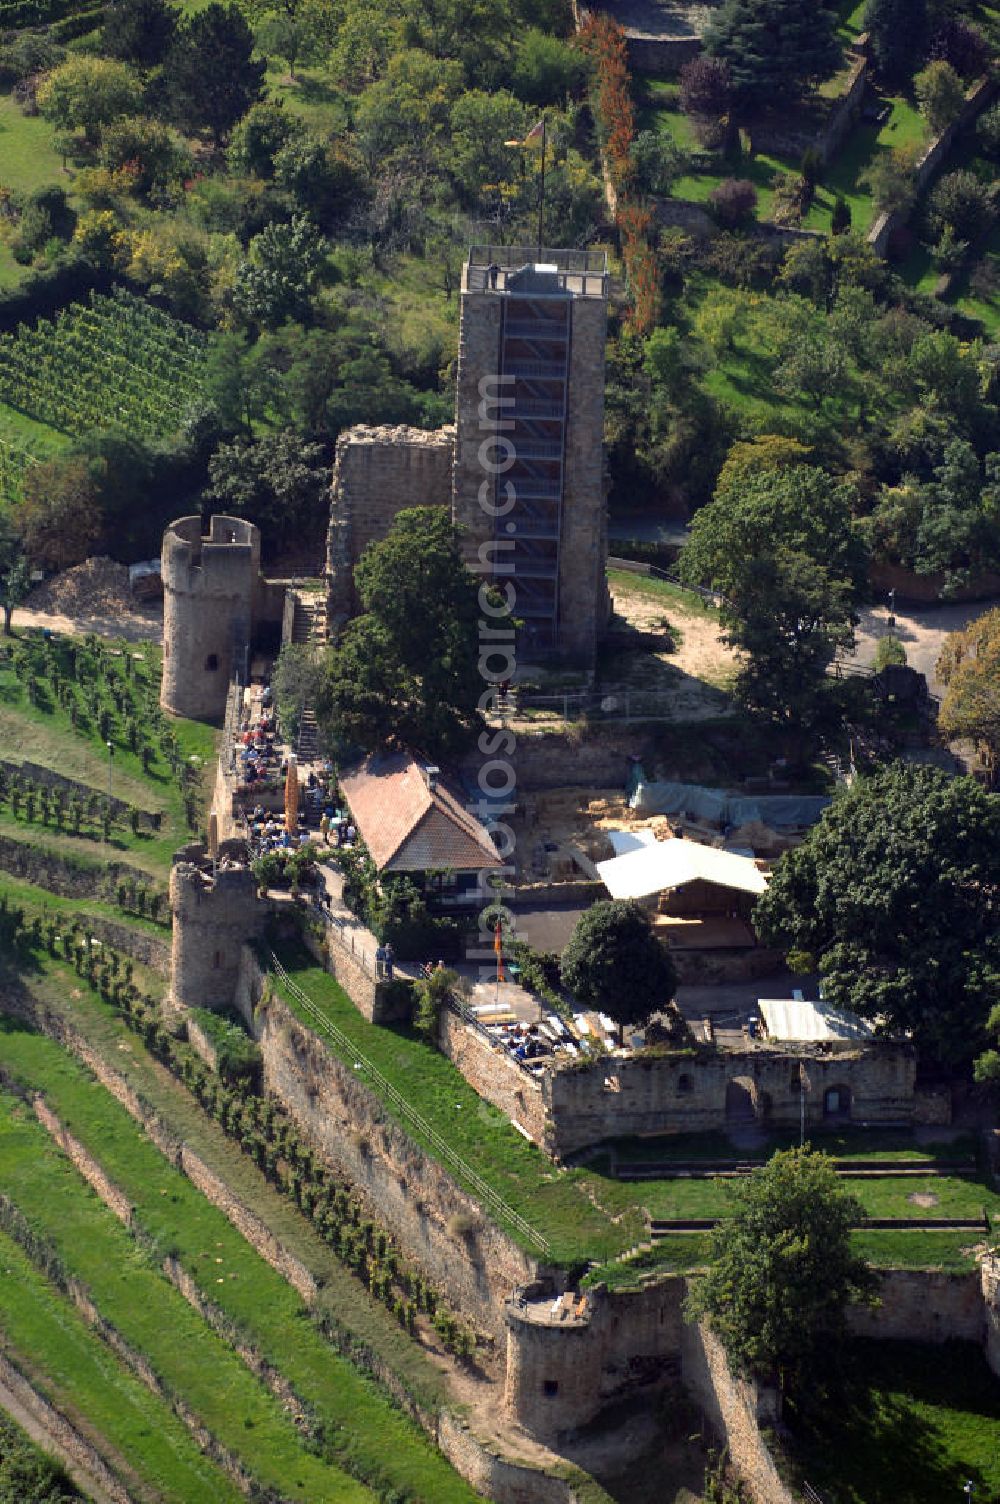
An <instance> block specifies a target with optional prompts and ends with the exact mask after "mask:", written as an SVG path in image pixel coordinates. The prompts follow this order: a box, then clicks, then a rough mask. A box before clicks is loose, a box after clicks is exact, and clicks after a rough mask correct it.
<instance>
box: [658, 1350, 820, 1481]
mask: <svg viewBox="0 0 1000 1504" xmlns="http://www.w3.org/2000/svg"><path fill="white" fill-rule="evenodd" d="M681 1366H682V1372H683V1377H684V1387H685V1388H686V1389H687V1390H688V1391H689V1393H690V1394H691V1395H692V1397H693V1398H694V1399H695V1400H696V1401H697V1403H698V1404H699V1406H700V1407H701V1410H702V1412H703V1414H704V1416H705V1419H706V1420H707V1421H708V1424H709V1426H710V1427H711V1429H712V1431H713V1432H714V1433H715V1435H716V1437H717V1439H718V1441H719V1442H720V1443H721V1444H722V1445H723V1446H725V1447H726V1449H727V1450H728V1453H729V1458H730V1460H731V1461H732V1463H733V1465H734V1467H735V1468H736V1469H737V1471H738V1472H739V1474H740V1477H741V1478H742V1479H743V1481H744V1482H745V1484H746V1486H747V1488H748V1489H749V1491H750V1497H751V1498H752V1499H753V1501H754V1504H797V1496H796V1495H795V1494H794V1493H793V1492H792V1491H791V1489H790V1488H789V1487H788V1485H787V1484H785V1483H783V1482H782V1480H781V1477H780V1476H779V1473H778V1470H777V1468H776V1467H775V1465H774V1459H773V1458H772V1456H771V1454H770V1452H769V1451H768V1450H767V1447H766V1446H765V1444H764V1439H763V1437H762V1436H761V1426H762V1425H772V1424H773V1423H774V1421H775V1419H776V1418H777V1415H776V1408H775V1397H774V1395H773V1394H772V1393H771V1392H770V1391H766V1390H760V1389H758V1387H757V1386H756V1385H755V1384H751V1383H747V1382H746V1381H745V1380H743V1379H738V1378H736V1377H735V1375H734V1374H733V1373H732V1372H731V1371H730V1368H729V1364H728V1362H727V1361H726V1355H725V1353H724V1351H723V1349H722V1344H721V1343H720V1342H719V1340H718V1338H717V1337H715V1336H713V1334H712V1333H711V1332H710V1331H709V1329H708V1327H707V1326H705V1325H704V1323H701V1322H699V1323H698V1324H696V1325H694V1324H692V1325H685V1326H684V1327H682V1329H681Z"/></svg>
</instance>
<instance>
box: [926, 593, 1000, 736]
mask: <svg viewBox="0 0 1000 1504" xmlns="http://www.w3.org/2000/svg"><path fill="white" fill-rule="evenodd" d="M937 673H938V678H939V679H940V680H941V682H942V684H944V685H945V686H946V688H945V695H944V698H943V699H942V701H941V710H940V713H939V716H938V725H939V726H940V728H941V730H942V731H943V732H944V734H945V735H946V736H949V737H959V736H961V737H969V738H971V739H972V740H973V741H978V742H984V743H985V744H986V746H987V747H988V748H989V749H990V751H991V753H992V755H993V757H994V758H995V759H997V758H1000V609H994V610H992V611H986V612H984V613H983V615H982V616H977V617H976V619H975V621H971V622H970V623H969V625H968V626H967V627H965V628H963V630H962V631H960V632H952V634H951V636H950V637H948V638H946V639H945V643H944V647H943V648H942V649H941V656H940V658H939V659H938V665H937Z"/></svg>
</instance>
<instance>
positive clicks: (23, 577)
mask: <svg viewBox="0 0 1000 1504" xmlns="http://www.w3.org/2000/svg"><path fill="white" fill-rule="evenodd" d="M30 589H31V571H30V569H29V567H28V560H27V558H26V556H25V553H24V547H23V545H22V543H21V539H20V537H19V535H18V533H17V530H16V528H15V527H14V523H13V521H12V520H11V516H10V513H9V512H8V511H0V609H2V610H3V630H4V635H5V636H6V637H9V636H10V620H11V617H12V616H13V614H14V612H15V611H16V609H17V607H18V606H20V605H21V604H22V603H23V602H24V601H25V599H26V598H27V595H28V591H29V590H30Z"/></svg>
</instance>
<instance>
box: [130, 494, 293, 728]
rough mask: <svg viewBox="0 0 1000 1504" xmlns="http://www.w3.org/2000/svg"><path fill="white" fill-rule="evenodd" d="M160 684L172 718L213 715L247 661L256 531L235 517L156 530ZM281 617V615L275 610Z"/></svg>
mask: <svg viewBox="0 0 1000 1504" xmlns="http://www.w3.org/2000/svg"><path fill="white" fill-rule="evenodd" d="M160 567H161V571H162V574H163V681H162V684H161V687H160V704H161V705H162V706H163V708H164V710H170V711H173V712H174V714H175V715H184V716H190V717H192V718H193V719H201V720H218V719H219V718H220V717H221V716H222V715H223V713H224V711H225V708H226V695H227V692H228V689H229V680H230V677H231V675H232V673H233V671H234V669H240V670H243V671H244V672H245V671H246V667H247V664H246V658H247V653H248V651H249V646H250V639H251V636H252V633H253V629H254V626H255V624H256V622H257V621H258V620H259V619H260V616H261V614H262V610H263V607H264V602H265V597H266V594H267V586H266V582H265V581H264V580H263V578H262V576H261V572H260V533H259V531H258V530H257V528H256V527H255V526H254V525H253V523H252V522H247V521H246V520H245V519H243V518H240V517H213V518H212V520H211V522H210V524H209V531H208V533H207V534H206V535H205V536H202V531H201V518H200V517H181V518H179V519H178V520H177V521H176V522H173V523H171V525H170V526H169V527H168V528H167V531H166V532H165V533H164V535H163V547H162V555H161V566H160ZM279 615H280V613H279Z"/></svg>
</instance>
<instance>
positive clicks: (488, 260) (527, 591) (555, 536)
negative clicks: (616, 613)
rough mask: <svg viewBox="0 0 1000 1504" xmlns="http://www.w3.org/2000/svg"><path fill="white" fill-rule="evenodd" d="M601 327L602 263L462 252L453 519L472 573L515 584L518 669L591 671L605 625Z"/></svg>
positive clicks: (579, 255) (568, 254)
mask: <svg viewBox="0 0 1000 1504" xmlns="http://www.w3.org/2000/svg"><path fill="white" fill-rule="evenodd" d="M606 324H607V267H606V258H605V256H604V255H603V253H595V252H589V251H554V250H542V251H541V252H538V251H536V250H534V249H519V248H516V247H511V246H477V247H473V249H472V251H471V252H470V254H469V260H468V262H467V264H466V266H465V267H464V269H463V273H462V293H461V328H460V333H459V349H458V401H457V417H458V437H457V443H456V451H455V468H454V473H453V488H452V511H453V516H454V519H455V522H456V523H457V524H458V525H459V526H460V527H461V528H462V529H463V530H464V539H465V547H466V550H467V558H468V562H469V564H470V566H471V567H472V568H474V569H477V570H478V571H479V572H482V573H485V574H487V575H489V576H491V577H493V578H495V579H496V581H497V583H498V585H503V584H504V582H506V581H510V582H511V583H512V584H513V589H514V596H515V603H514V605H513V613H514V615H515V616H517V617H519V618H521V619H522V620H523V622H524V628H523V633H522V647H521V656H529V657H535V656H546V655H550V654H553V653H555V654H558V655H560V656H565V657H567V658H572V659H578V660H581V661H584V662H591V661H592V660H593V657H594V653H595V650H596V646H597V641H598V638H599V637H600V635H601V633H602V631H603V629H604V627H605V625H606V623H607V619H608V613H609V601H608V590H607V580H606V575H605V568H606V563H607V552H608V549H607V508H606V494H607V492H606V483H605V475H604V452H603V432H604V349H605V333H606ZM505 593H506V594H507V595H508V597H509V594H510V592H505Z"/></svg>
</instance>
